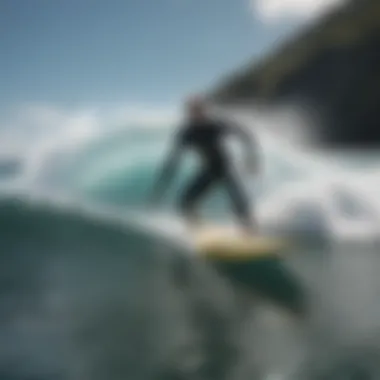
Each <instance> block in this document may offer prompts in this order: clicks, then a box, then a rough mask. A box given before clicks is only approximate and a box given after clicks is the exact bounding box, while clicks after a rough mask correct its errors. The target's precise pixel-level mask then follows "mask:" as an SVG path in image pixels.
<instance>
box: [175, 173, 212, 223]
mask: <svg viewBox="0 0 380 380" xmlns="http://www.w3.org/2000/svg"><path fill="white" fill-rule="evenodd" d="M216 180H217V178H216V176H215V175H214V174H213V172H212V171H210V170H203V171H201V172H200V173H198V174H197V175H196V176H195V177H194V179H193V180H192V181H191V182H190V184H189V185H188V187H187V188H186V189H185V191H184V192H183V194H182V196H181V199H180V204H179V208H180V210H181V212H182V213H183V214H184V215H185V217H186V218H187V219H188V221H189V222H190V223H191V224H194V223H196V222H197V215H196V207H197V205H198V203H199V202H200V201H201V200H202V199H203V196H204V195H206V193H207V191H208V190H209V189H210V188H211V187H212V186H213V185H214V184H215V182H216Z"/></svg>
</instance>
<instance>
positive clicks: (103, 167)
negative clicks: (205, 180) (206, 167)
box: [0, 125, 380, 380]
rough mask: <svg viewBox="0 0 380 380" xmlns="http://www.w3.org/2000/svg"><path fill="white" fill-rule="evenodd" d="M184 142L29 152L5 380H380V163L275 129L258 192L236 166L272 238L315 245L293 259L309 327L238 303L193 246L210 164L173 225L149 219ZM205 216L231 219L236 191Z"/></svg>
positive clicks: (2, 356)
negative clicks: (310, 147) (161, 173)
mask: <svg viewBox="0 0 380 380" xmlns="http://www.w3.org/2000/svg"><path fill="white" fill-rule="evenodd" d="M171 134H172V130H171V129H170V128H169V125H162V126H158V127H155V128H154V129H151V128H150V129H149V128H141V127H135V126H133V125H128V126H126V127H125V128H119V129H117V130H113V131H112V130H110V129H108V128H107V129H104V130H101V131H100V132H99V131H98V132H97V133H94V134H90V135H88V137H86V138H85V139H83V140H81V141H80V143H78V144H67V141H65V138H64V137H62V136H61V137H60V138H59V139H57V141H55V140H54V141H51V142H50V144H51V145H49V147H50V148H49V149H46V145H44V149H43V150H42V149H41V146H42V145H38V144H37V145H36V149H35V150H32V151H28V152H27V153H28V156H23V153H24V152H23V151H20V152H17V151H16V153H17V154H15V156H14V159H15V160H16V161H17V160H19V161H20V164H19V165H14V166H13V167H14V169H13V175H12V170H8V169H7V170H5V171H4V173H5V174H4V177H3V182H2V186H3V190H2V197H1V200H0V231H1V239H0V252H1V255H0V257H1V263H0V286H1V288H0V289H1V292H0V315H1V319H0V337H1V339H0V377H1V379H32V378H33V379H58V378H59V379H80V380H81V379H91V380H96V379H110V380H112V379H127V378H128V379H132V378H133V379H144V380H145V379H149V378H150V379H178V378H186V379H208V380H209V379H220V378H222V377H221V376H222V374H223V375H225V376H227V374H228V376H227V377H226V378H231V379H252V378H257V379H268V378H276V379H277V378H279V379H287V378H292V379H314V378H315V379H317V378H318V379H338V378H339V376H358V375H357V374H358V373H359V374H360V373H361V374H363V373H364V375H363V376H367V375H366V374H368V373H370V375H368V376H374V377H373V378H377V377H376V376H377V374H378V373H379V368H378V360H377V358H378V354H379V348H380V340H379V339H378V338H377V336H378V327H379V326H378V322H377V321H378V316H379V311H380V310H379V308H378V307H377V305H378V299H377V297H378V296H377V294H378V290H379V285H378V281H377V277H378V276H377V267H378V264H379V263H378V261H379V258H378V255H377V252H378V249H377V247H378V245H377V232H378V230H377V221H378V219H377V216H378V210H379V208H378V201H377V198H378V196H377V194H378V187H379V185H378V181H377V174H376V170H377V165H376V164H375V163H374V162H375V161H376V157H374V158H372V159H371V160H370V161H371V165H370V166H369V165H368V163H366V164H364V163H363V164H362V167H361V170H358V169H357V168H356V169H355V170H354V168H353V167H352V165H351V163H349V161H350V160H354V161H357V160H356V159H355V158H354V157H353V156H350V157H349V158H347V157H344V158H342V157H339V158H333V157H329V159H328V160H327V162H326V157H324V156H318V155H316V154H314V155H311V154H308V152H307V151H306V152H302V151H301V150H299V149H295V148H292V147H290V146H288V145H287V144H285V143H284V142H283V141H281V140H280V139H276V138H275V137H274V136H270V135H268V134H265V133H263V132H260V135H259V137H260V141H261V145H262V153H263V157H264V159H265V161H264V162H265V171H264V173H263V175H262V176H261V177H260V179H255V178H250V177H249V176H248V175H247V174H246V173H244V170H243V168H241V167H240V166H239V157H240V155H239V154H238V152H237V154H236V155H234V154H233V157H236V163H237V165H238V167H239V168H241V172H240V173H241V178H242V180H244V183H245V186H246V190H247V192H248V193H249V194H250V197H251V198H252V201H253V203H254V205H255V206H254V207H255V211H256V212H257V215H258V216H259V218H260V221H261V223H262V225H263V226H264V227H266V226H267V227H268V228H272V229H273V231H276V232H278V233H286V234H288V235H289V236H292V237H293V238H294V239H296V238H301V237H304V239H303V240H302V244H303V245H302V246H299V248H298V249H297V250H294V251H293V252H290V253H289V256H287V258H286V259H284V262H285V265H286V267H287V268H288V270H289V271H290V272H289V273H292V274H293V275H294V276H295V277H296V278H297V279H298V280H299V281H300V283H301V285H302V288H303V290H304V291H305V292H306V294H307V295H308V301H309V302H310V304H311V317H310V320H309V321H308V323H307V325H306V326H304V325H301V324H299V323H293V322H289V320H288V319H287V317H286V316H285V314H283V311H279V310H277V311H276V312H273V310H272V308H273V307H274V306H275V305H273V300H266V302H264V301H262V300H260V299H256V298H254V302H252V303H251V302H250V301H247V300H246V299H245V300H244V299H243V301H242V300H240V299H237V297H236V294H235V289H234V288H233V287H232V286H231V285H230V284H229V282H228V281H226V278H224V277H223V276H221V275H220V274H219V273H218V272H216V271H215V270H214V268H212V267H210V266H208V265H206V264H205V263H204V262H202V261H201V260H199V259H197V258H196V257H195V253H194V252H193V250H192V248H191V246H190V245H189V244H187V242H186V240H185V239H183V236H182V235H181V233H180V229H179V224H180V221H178V219H177V218H176V217H175V215H174V211H175V208H174V205H175V201H176V199H178V193H179V191H180V189H182V187H183V186H184V184H185V182H186V179H187V178H188V177H189V176H190V175H191V173H192V171H193V169H194V167H196V165H197V163H196V160H195V159H194V158H191V157H190V158H189V159H188V160H185V161H186V162H185V163H184V166H183V167H182V168H181V169H180V172H179V175H178V177H177V179H176V180H175V182H174V183H173V186H172V188H171V189H170V191H169V192H168V196H167V199H166V202H165V203H164V205H163V207H162V209H161V210H160V212H158V213H157V214H155V216H154V218H153V216H151V214H150V213H149V211H148V210H147V209H146V208H145V200H146V198H147V196H148V195H149V190H150V188H151V185H152V181H153V178H154V174H155V173H156V172H157V169H158V168H159V164H160V162H161V158H162V157H163V154H164V152H165V151H166V149H167V143H168V141H169V138H170V136H171ZM22 163H25V166H23V165H22ZM204 210H205V211H204V214H205V218H213V219H214V220H218V221H220V222H224V221H228V220H230V219H231V215H230V212H229V205H228V202H227V201H226V199H225V197H224V194H223V191H222V190H220V191H219V192H217V193H215V194H214V195H212V196H211V197H210V199H208V200H207V202H206V204H205V209H204ZM148 221H149V222H150V223H151V224H150V225H149V223H148ZM148 225H149V226H148ZM177 231H178V232H177ZM169 236H170V239H169ZM243 298H244V297H243ZM360 371H361V372H360ZM337 374H339V376H338V375H337ZM355 374H356V375H355ZM270 376H272V377H270ZM287 376H288V377H287ZM318 376H319V377H318ZM337 376H338V377H337ZM368 376H367V377H364V378H371V377H368ZM341 378H353V377H341Z"/></svg>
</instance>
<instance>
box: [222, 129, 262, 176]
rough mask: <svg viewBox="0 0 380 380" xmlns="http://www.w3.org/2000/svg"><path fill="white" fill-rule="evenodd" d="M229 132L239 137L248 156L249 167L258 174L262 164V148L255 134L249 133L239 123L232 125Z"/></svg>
mask: <svg viewBox="0 0 380 380" xmlns="http://www.w3.org/2000/svg"><path fill="white" fill-rule="evenodd" d="M229 130H230V132H232V133H233V134H235V135H236V136H238V137H239V139H240V140H241V142H242V143H243V145H244V147H245V151H246V154H247V158H248V162H249V166H250V167H251V168H252V167H253V169H254V171H255V172H256V173H257V172H258V169H259V164H260V161H261V160H260V154H259V152H260V147H259V143H258V141H257V139H256V138H255V136H254V134H253V133H250V132H248V130H247V129H246V128H244V127H242V126H241V125H240V124H237V123H230V125H229Z"/></svg>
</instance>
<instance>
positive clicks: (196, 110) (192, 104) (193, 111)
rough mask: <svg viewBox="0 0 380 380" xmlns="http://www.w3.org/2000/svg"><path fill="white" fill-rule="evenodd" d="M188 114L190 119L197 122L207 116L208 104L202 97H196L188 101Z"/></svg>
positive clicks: (186, 106)
mask: <svg viewBox="0 0 380 380" xmlns="http://www.w3.org/2000/svg"><path fill="white" fill-rule="evenodd" d="M185 108H186V113H187V115H188V117H189V118H191V119H194V120H197V119H203V118H204V117H205V116H206V109H207V106H206V102H205V100H204V99H203V98H202V97H201V96H200V95H194V96H191V97H189V98H188V99H186V102H185Z"/></svg>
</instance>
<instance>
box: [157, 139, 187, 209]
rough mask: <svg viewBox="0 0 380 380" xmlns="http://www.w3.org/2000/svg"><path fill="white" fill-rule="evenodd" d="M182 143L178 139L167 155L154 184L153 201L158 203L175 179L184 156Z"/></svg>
mask: <svg viewBox="0 0 380 380" xmlns="http://www.w3.org/2000/svg"><path fill="white" fill-rule="evenodd" d="M182 149H183V147H182V141H181V139H180V138H177V139H176V141H175V142H174V144H173V146H172V148H171V151H170V152H169V154H168V155H167V157H166V159H165V161H164V164H163V166H162V168H161V170H160V172H159V175H158V178H157V180H156V182H155V184H154V188H153V194H152V198H151V201H152V202H153V203H157V202H159V201H160V200H161V198H162V196H163V194H164V192H165V190H166V188H167V187H168V186H169V184H170V182H171V180H172V179H173V177H174V175H175V172H176V169H177V166H178V162H179V159H180V157H181V154H182Z"/></svg>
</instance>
